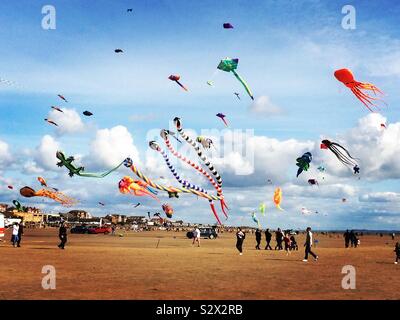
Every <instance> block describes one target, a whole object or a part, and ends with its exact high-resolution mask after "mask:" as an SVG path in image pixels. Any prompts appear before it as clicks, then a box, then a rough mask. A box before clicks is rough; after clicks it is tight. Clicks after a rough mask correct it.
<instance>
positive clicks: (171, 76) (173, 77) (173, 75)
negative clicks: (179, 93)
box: [168, 74, 188, 91]
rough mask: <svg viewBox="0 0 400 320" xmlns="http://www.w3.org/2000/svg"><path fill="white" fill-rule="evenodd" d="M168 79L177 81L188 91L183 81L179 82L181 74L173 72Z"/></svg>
mask: <svg viewBox="0 0 400 320" xmlns="http://www.w3.org/2000/svg"><path fill="white" fill-rule="evenodd" d="M168 79H169V80H171V81H175V82H176V83H177V84H178V85H179V86H180V87H181V88H182V89H183V90H185V91H188V89H187V88H186V87H185V86H184V85H183V84H182V83H180V82H179V80H180V79H181V76H178V75H176V74H171V75H170V76H169V77H168Z"/></svg>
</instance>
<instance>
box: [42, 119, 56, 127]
mask: <svg viewBox="0 0 400 320" xmlns="http://www.w3.org/2000/svg"><path fill="white" fill-rule="evenodd" d="M44 121H46V122H48V123H50V124H52V125H55V126H57V127H58V124H57V123H55V122H54V121H53V120H51V119H44Z"/></svg>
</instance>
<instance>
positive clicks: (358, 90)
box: [334, 69, 383, 112]
mask: <svg viewBox="0 0 400 320" xmlns="http://www.w3.org/2000/svg"><path fill="white" fill-rule="evenodd" d="M334 75H335V78H336V79H337V80H339V81H340V82H342V83H343V84H344V85H345V86H346V87H348V88H350V90H351V92H353V94H354V95H355V96H356V97H357V99H358V100H360V101H361V102H362V103H363V104H364V105H365V106H366V107H367V108H368V110H369V111H371V112H373V110H372V109H371V107H372V106H374V107H377V108H378V106H377V105H376V104H375V103H374V102H373V101H374V100H375V101H378V100H379V101H382V99H380V98H376V97H372V96H370V95H368V94H366V93H364V92H363V91H362V90H370V91H372V92H373V93H374V94H375V95H376V94H377V93H379V94H383V92H382V91H381V90H379V88H378V87H376V86H375V85H373V84H372V83H367V82H359V81H356V80H355V79H354V75H353V73H352V72H351V71H350V70H349V69H339V70H336V71H335V73H334Z"/></svg>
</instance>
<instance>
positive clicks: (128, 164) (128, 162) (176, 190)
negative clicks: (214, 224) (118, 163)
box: [124, 158, 223, 201]
mask: <svg viewBox="0 0 400 320" xmlns="http://www.w3.org/2000/svg"><path fill="white" fill-rule="evenodd" d="M124 165H125V167H127V168H130V169H131V171H132V172H133V173H134V174H136V175H137V176H138V177H139V178H140V179H141V180H143V181H144V182H146V183H147V184H148V185H149V186H150V187H152V188H154V189H157V190H161V191H165V192H168V193H192V194H195V195H196V196H199V197H202V198H205V199H208V200H218V201H219V200H221V199H223V198H222V197H219V196H214V195H210V194H206V193H204V192H200V191H196V190H193V189H187V188H176V187H166V186H164V185H161V184H158V183H155V182H154V181H152V180H151V179H149V178H148V177H147V176H145V175H144V174H143V173H142V172H141V171H140V170H139V169H138V168H137V167H136V166H135V165H134V164H133V161H132V160H131V159H130V158H127V159H125V161H124Z"/></svg>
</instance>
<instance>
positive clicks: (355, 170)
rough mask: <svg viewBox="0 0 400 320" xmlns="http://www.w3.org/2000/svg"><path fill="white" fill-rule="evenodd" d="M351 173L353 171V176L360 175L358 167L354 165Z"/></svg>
mask: <svg viewBox="0 0 400 320" xmlns="http://www.w3.org/2000/svg"><path fill="white" fill-rule="evenodd" d="M353 171H354V174H357V173H360V167H359V166H358V165H355V166H354V167H353Z"/></svg>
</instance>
